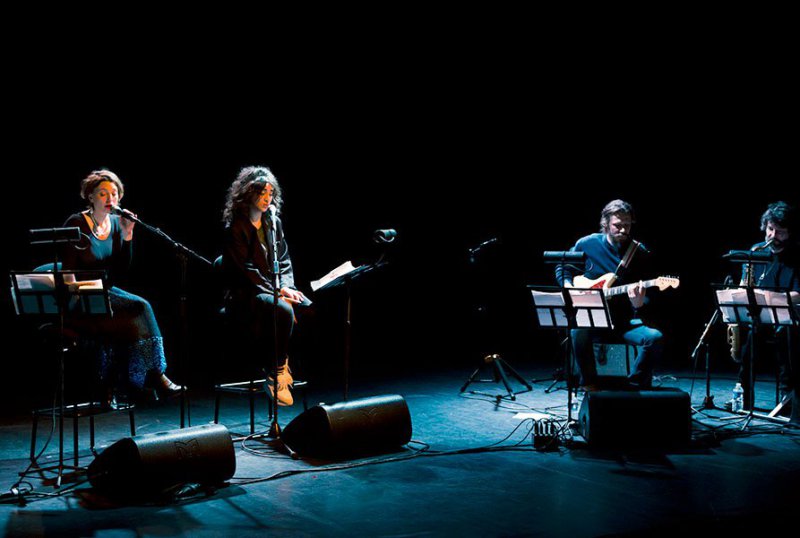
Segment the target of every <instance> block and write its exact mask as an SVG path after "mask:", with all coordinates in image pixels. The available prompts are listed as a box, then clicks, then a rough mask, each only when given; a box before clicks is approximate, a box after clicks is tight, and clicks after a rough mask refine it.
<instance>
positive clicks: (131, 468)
mask: <svg viewBox="0 0 800 538" xmlns="http://www.w3.org/2000/svg"><path fill="white" fill-rule="evenodd" d="M235 472H236V456H235V454H234V450H233V442H232V441H231V435H230V433H229V432H228V429H227V428H226V427H225V426H223V425H221V424H208V425H204V426H194V427H191V428H184V429H178V430H170V431H166V432H159V433H150V434H146V435H137V436H135V437H128V438H125V439H121V440H119V441H117V442H116V443H114V444H112V445H111V446H109V447H108V448H106V449H105V450H104V451H103V452H101V453H100V454H99V455H98V456H97V457H96V458H95V460H94V461H93V462H92V463H91V464H90V465H89V469H88V476H89V482H90V483H91V484H92V486H94V487H95V488H97V489H98V490H100V491H103V492H105V493H107V494H111V495H115V496H141V495H150V494H159V493H161V492H163V491H165V490H167V489H169V488H171V487H174V486H178V485H180V484H185V483H196V484H205V485H215V484H221V483H222V482H224V481H225V480H228V479H229V478H231V477H232V476H233V474H234V473H235Z"/></svg>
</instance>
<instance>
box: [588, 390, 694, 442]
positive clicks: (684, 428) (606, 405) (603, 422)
mask: <svg viewBox="0 0 800 538" xmlns="http://www.w3.org/2000/svg"><path fill="white" fill-rule="evenodd" d="M578 422H579V429H580V433H581V435H582V436H583V438H584V439H586V442H587V443H589V445H590V446H592V447H598V448H615V449H626V448H675V447H680V446H684V445H686V444H687V443H688V442H689V439H690V438H691V433H692V411H691V404H690V401H689V394H687V393H686V392H683V391H682V390H678V389H672V388H663V389H655V390H642V391H621V390H607V391H602V390H601V391H593V392H587V393H586V396H585V397H584V399H583V403H582V404H581V408H580V411H579V412H578Z"/></svg>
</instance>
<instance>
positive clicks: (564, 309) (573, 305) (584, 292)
mask: <svg viewBox="0 0 800 538" xmlns="http://www.w3.org/2000/svg"><path fill="white" fill-rule="evenodd" d="M528 289H530V291H531V295H532V297H533V304H534V307H535V309H536V319H537V320H538V322H539V326H540V327H542V328H544V329H565V330H566V331H567V347H566V349H565V353H564V355H565V357H564V363H565V366H564V372H565V376H566V380H567V422H571V421H572V391H573V389H574V388H575V387H573V386H572V377H573V376H572V362H573V357H574V354H575V348H574V346H573V343H572V329H613V328H614V325H613V324H612V322H611V315H610V314H609V311H608V303H607V302H606V296H605V293H604V291H603V290H602V289H589V288H564V287H561V288H559V287H555V286H528Z"/></svg>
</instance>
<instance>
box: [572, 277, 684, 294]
mask: <svg viewBox="0 0 800 538" xmlns="http://www.w3.org/2000/svg"><path fill="white" fill-rule="evenodd" d="M616 279H617V277H616V275H614V273H606V274H604V275H603V276H600V277H598V278H595V279H594V280H592V279H590V278H586V277H585V276H582V275H580V276H576V277H575V278H573V279H572V285H573V286H574V287H576V288H591V289H602V290H604V291H605V295H606V297H613V296H614V295H620V294H622V293H625V294H627V293H628V290H629V289H631V288H635V287H636V286H638V285H639V282H634V283H633V284H625V285H622V286H615V287H613V288H612V287H611V286H613V285H614V281H615V280H616ZM641 284H642V288H652V287H657V288H658V289H660V290H662V291H663V290H665V289H667V288H677V287H678V285H679V284H680V280H679V279H678V278H677V277H670V276H660V277H658V278H654V279H652V280H643V281H642V282H641Z"/></svg>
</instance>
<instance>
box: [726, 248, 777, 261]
mask: <svg viewBox="0 0 800 538" xmlns="http://www.w3.org/2000/svg"><path fill="white" fill-rule="evenodd" d="M773 256H774V254H773V253H772V251H769V250H731V251H729V252H728V253H727V254H724V255H723V256H722V257H723V258H725V259H727V260H730V261H732V262H754V263H767V262H769V261H772V257H773Z"/></svg>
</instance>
